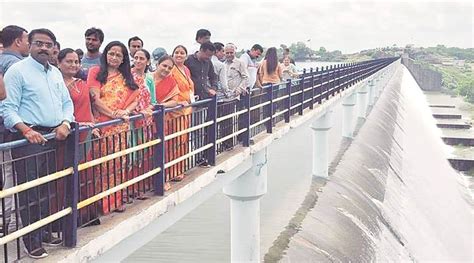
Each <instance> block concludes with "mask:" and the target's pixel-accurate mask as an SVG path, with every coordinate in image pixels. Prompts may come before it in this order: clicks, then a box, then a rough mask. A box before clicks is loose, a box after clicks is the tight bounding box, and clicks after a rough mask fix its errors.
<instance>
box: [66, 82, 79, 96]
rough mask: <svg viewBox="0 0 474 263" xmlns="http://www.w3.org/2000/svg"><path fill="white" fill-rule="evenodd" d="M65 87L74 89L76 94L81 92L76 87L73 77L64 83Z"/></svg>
mask: <svg viewBox="0 0 474 263" xmlns="http://www.w3.org/2000/svg"><path fill="white" fill-rule="evenodd" d="M66 87H67V88H68V89H69V90H70V89H71V88H72V89H73V90H74V91H76V92H77V93H78V94H81V90H79V89H78V88H77V85H76V80H75V79H73V80H72V81H70V82H69V83H67V84H66Z"/></svg>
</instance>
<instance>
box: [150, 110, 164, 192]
mask: <svg viewBox="0 0 474 263" xmlns="http://www.w3.org/2000/svg"><path fill="white" fill-rule="evenodd" d="M155 110H158V112H157V113H155V114H154V115H153V122H154V123H155V127H156V132H155V136H154V137H155V140H156V139H161V142H160V143H159V144H157V145H156V146H155V151H154V153H153V159H154V165H153V168H158V167H159V168H160V172H159V173H158V174H156V175H154V177H155V180H154V181H153V187H154V190H155V195H159V196H163V195H164V194H165V154H166V153H165V144H166V142H165V107H164V106H163V105H155Z"/></svg>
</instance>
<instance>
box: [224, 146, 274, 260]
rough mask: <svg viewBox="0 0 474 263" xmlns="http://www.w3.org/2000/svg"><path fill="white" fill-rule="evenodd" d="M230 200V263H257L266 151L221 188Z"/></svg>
mask: <svg viewBox="0 0 474 263" xmlns="http://www.w3.org/2000/svg"><path fill="white" fill-rule="evenodd" d="M223 192H224V194H225V195H227V196H228V197H229V198H230V214H231V216H230V217H231V219H230V225H231V228H230V233H231V234H230V235H231V241H230V244H231V261H232V262H259V261H260V197H262V196H263V195H264V194H265V193H267V148H265V149H263V150H261V151H259V152H257V153H255V154H253V155H252V168H250V169H249V170H248V171H247V172H245V173H244V174H243V175H241V176H239V177H238V178H237V179H235V180H234V181H232V182H231V183H230V184H228V185H227V186H225V187H224V189H223Z"/></svg>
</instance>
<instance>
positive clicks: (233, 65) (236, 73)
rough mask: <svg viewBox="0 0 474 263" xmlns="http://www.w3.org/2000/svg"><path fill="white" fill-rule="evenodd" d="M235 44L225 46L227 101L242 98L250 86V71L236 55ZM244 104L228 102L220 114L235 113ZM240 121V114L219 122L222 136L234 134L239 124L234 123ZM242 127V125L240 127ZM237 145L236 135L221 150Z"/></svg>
mask: <svg viewBox="0 0 474 263" xmlns="http://www.w3.org/2000/svg"><path fill="white" fill-rule="evenodd" d="M235 49H236V48H235V46H234V45H233V44H227V45H226V46H225V48H224V53H225V59H226V60H225V62H224V66H225V69H226V74H227V86H228V90H229V93H228V96H227V98H226V101H227V102H230V101H235V100H239V99H240V95H241V94H243V95H245V94H247V86H248V79H249V76H248V73H247V68H246V67H245V65H244V63H243V62H242V61H240V60H239V59H237V58H236V57H235ZM239 105H241V106H242V104H239V103H227V105H226V106H225V107H222V108H221V110H220V111H219V112H218V114H219V116H225V115H228V114H233V113H235V112H236V111H237V107H238V106H239ZM235 123H240V122H239V116H235V117H232V118H231V119H227V120H224V121H222V122H221V123H219V127H220V129H219V133H220V136H219V137H220V138H222V137H226V136H228V135H230V134H233V133H234V132H235V131H236V128H237V126H236V125H234V124H235ZM239 128H241V127H239ZM234 145H235V137H234V138H230V139H228V140H226V141H224V142H222V144H221V150H231V149H232V148H233V146H234Z"/></svg>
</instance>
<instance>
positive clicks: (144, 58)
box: [129, 49, 156, 199]
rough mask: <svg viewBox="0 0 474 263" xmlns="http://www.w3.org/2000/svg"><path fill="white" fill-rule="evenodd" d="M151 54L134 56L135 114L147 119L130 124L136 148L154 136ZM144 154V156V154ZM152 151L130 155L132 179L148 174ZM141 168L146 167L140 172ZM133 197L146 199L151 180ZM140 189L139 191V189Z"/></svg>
mask: <svg viewBox="0 0 474 263" xmlns="http://www.w3.org/2000/svg"><path fill="white" fill-rule="evenodd" d="M150 58H151V57H150V53H149V52H148V51H147V50H145V49H138V50H137V51H135V55H134V56H133V68H132V75H133V79H134V81H135V83H136V84H137V85H138V88H139V91H140V92H139V95H138V104H137V107H136V108H135V110H134V111H133V114H139V113H141V114H143V115H145V119H140V120H137V121H135V122H133V123H131V124H130V126H131V127H130V129H131V135H132V136H131V140H132V141H131V143H130V144H131V146H136V145H139V144H142V143H144V142H147V141H149V140H150V139H151V138H152V136H153V126H152V124H153V117H152V112H153V104H156V97H155V96H156V94H155V84H154V81H153V75H152V74H147V73H148V70H149V67H150ZM142 153H143V154H142ZM151 154H152V151H151V150H148V149H147V150H144V151H143V152H134V153H132V154H130V157H131V158H130V164H129V167H130V168H132V169H131V171H130V172H131V174H132V176H131V177H137V176H139V175H140V173H143V172H146V171H147V168H146V167H149V166H148V164H149V163H150V161H151V158H152V155H151ZM140 167H144V168H145V170H143V169H142V172H140ZM133 188H134V189H133V191H132V192H133V195H136V196H138V197H137V198H138V199H145V198H144V197H143V196H141V193H142V192H144V191H145V190H146V189H150V188H151V180H147V182H146V183H145V185H143V184H140V183H139V184H137V186H136V187H133ZM137 188H138V189H137ZM141 189H143V190H142V191H141V192H140V190H141Z"/></svg>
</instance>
